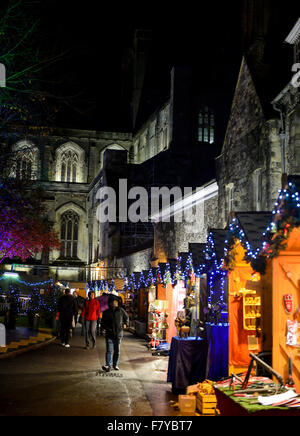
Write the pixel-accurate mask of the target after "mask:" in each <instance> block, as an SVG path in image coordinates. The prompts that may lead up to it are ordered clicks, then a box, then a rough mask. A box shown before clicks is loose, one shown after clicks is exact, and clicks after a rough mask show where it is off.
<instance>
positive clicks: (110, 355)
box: [105, 338, 122, 367]
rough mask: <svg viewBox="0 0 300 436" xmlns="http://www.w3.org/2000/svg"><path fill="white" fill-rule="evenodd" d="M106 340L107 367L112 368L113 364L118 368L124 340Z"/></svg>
mask: <svg viewBox="0 0 300 436" xmlns="http://www.w3.org/2000/svg"><path fill="white" fill-rule="evenodd" d="M105 339H106V365H107V366H109V367H111V364H112V363H113V366H118V363H119V358H120V346H121V340H122V338H117V339H111V338H105Z"/></svg>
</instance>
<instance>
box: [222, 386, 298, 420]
mask: <svg viewBox="0 0 300 436" xmlns="http://www.w3.org/2000/svg"><path fill="white" fill-rule="evenodd" d="M215 393H216V396H217V404H218V409H219V411H220V415H221V416H300V409H296V408H295V409H293V408H289V407H286V406H281V407H278V406H277V407H273V406H262V405H260V404H248V403H246V402H245V400H244V399H242V398H239V397H234V396H233V393H234V392H233V391H232V390H230V389H228V388H224V389H223V388H216V387H215Z"/></svg>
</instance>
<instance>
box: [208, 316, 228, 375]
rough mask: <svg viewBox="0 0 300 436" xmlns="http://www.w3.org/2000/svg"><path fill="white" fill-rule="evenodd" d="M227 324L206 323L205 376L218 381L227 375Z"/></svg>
mask: <svg viewBox="0 0 300 436" xmlns="http://www.w3.org/2000/svg"><path fill="white" fill-rule="evenodd" d="M228 331H229V329H228V324H226V325H213V324H209V323H207V324H206V334H207V341H208V344H209V346H208V353H207V366H206V378H207V379H209V380H212V381H218V380H220V379H221V378H223V377H227V376H228Z"/></svg>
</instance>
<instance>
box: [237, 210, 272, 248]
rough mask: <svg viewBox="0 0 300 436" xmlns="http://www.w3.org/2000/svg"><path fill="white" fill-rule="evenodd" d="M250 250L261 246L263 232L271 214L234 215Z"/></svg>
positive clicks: (249, 213)
mask: <svg viewBox="0 0 300 436" xmlns="http://www.w3.org/2000/svg"><path fill="white" fill-rule="evenodd" d="M235 216H236V218H237V219H238V221H239V223H240V226H241V228H242V229H243V231H244V233H245V236H246V239H247V241H248V242H249V243H250V245H251V248H252V250H257V249H258V248H259V247H260V246H261V239H262V234H263V232H265V231H266V229H267V227H268V225H269V224H270V222H271V221H272V213H271V212H237V213H236V214H235Z"/></svg>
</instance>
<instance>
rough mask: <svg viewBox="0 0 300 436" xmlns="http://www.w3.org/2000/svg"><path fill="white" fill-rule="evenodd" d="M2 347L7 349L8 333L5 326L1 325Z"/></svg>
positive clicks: (0, 339)
mask: <svg viewBox="0 0 300 436" xmlns="http://www.w3.org/2000/svg"><path fill="white" fill-rule="evenodd" d="M0 347H6V333H5V325H4V324H0Z"/></svg>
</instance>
